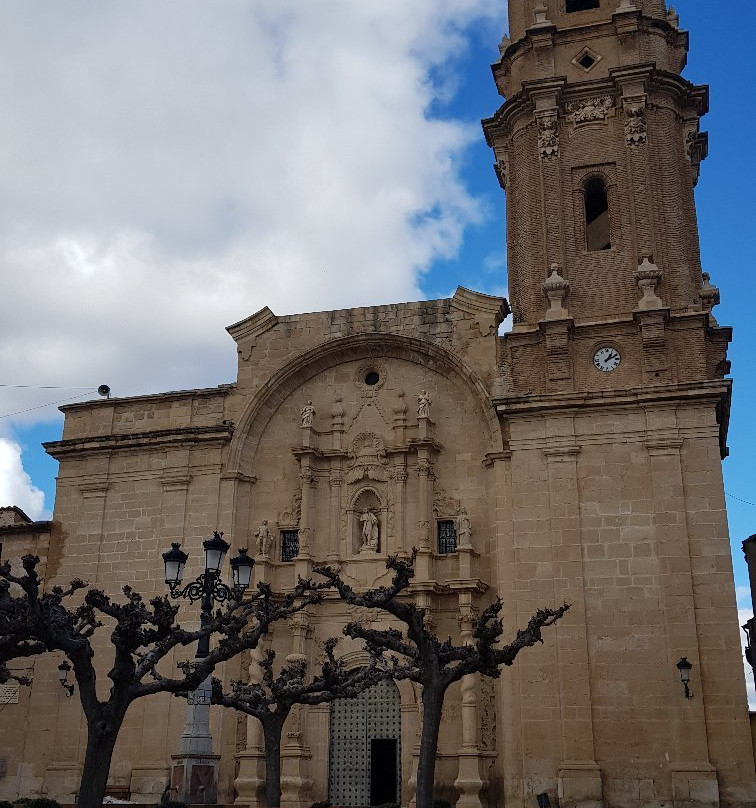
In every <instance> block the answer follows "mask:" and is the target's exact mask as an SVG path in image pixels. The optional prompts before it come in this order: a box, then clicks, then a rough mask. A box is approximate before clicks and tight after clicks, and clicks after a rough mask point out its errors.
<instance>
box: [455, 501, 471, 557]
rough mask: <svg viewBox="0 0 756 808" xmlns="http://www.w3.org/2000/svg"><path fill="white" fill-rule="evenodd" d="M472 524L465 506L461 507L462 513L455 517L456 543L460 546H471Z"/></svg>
mask: <svg viewBox="0 0 756 808" xmlns="http://www.w3.org/2000/svg"><path fill="white" fill-rule="evenodd" d="M471 534H472V524H471V522H470V516H469V514H468V513H467V508H463V509H462V513H461V514H460V515H459V517H458V518H457V543H458V545H459V546H460V547H472V540H471Z"/></svg>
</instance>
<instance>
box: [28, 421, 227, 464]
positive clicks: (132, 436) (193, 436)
mask: <svg viewBox="0 0 756 808" xmlns="http://www.w3.org/2000/svg"><path fill="white" fill-rule="evenodd" d="M233 434H234V427H233V425H232V424H219V425H218V426H203V427H197V426H195V427H182V428H178V429H156V430H154V431H151V432H129V433H125V434H117V435H98V436H91V437H86V438H73V439H69V440H59V441H50V442H48V443H43V444H42V445H43V446H44V448H45V451H46V452H47V453H48V454H49V455H51V456H52V457H54V458H55V459H56V460H58V459H60V458H62V457H76V456H83V455H91V454H94V453H98V452H125V451H142V450H144V449H162V448H165V447H171V448H174V447H175V446H177V445H180V446H188V447H191V446H195V445H197V444H212V443H215V444H219V445H222V444H225V443H229V442H230V441H231V438H232V436H233Z"/></svg>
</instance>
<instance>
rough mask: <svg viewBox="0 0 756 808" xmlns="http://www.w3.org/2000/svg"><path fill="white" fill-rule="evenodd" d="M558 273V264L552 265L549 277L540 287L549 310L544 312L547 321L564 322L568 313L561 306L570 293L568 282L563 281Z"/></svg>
mask: <svg viewBox="0 0 756 808" xmlns="http://www.w3.org/2000/svg"><path fill="white" fill-rule="evenodd" d="M559 272H560V268H559V264H552V265H551V275H549V277H548V278H547V279H546V280H545V281H544V282H543V285H542V286H541V288H542V289H543V291H544V293H545V295H546V297H547V298H548V299H549V309H548V311H547V312H546V319H547V320H564V319H566V318H567V317H569V316H570V313H569V312H568V311H567V309H566V308H564V306H563V305H562V303H564V299H565V298H566V297H567V293H568V292H569V291H570V282H569V281H567V280H565V279H564V278H563V277H562V276H561V275H560V274H559Z"/></svg>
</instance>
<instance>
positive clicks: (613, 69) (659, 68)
mask: <svg viewBox="0 0 756 808" xmlns="http://www.w3.org/2000/svg"><path fill="white" fill-rule="evenodd" d="M509 20H510V31H511V39H510V38H508V37H505V39H504V40H503V41H502V44H501V46H500V50H501V59H500V61H499V62H498V63H496V64H495V65H494V66H493V73H494V78H495V80H496V84H497V87H498V89H499V92H500V93H501V95H502V96H504V97H505V99H506V101H505V103H504V105H503V106H502V107H501V108H500V109H499V110H498V112H497V113H496V114H495V115H494V116H493V117H492V118H490V119H488V120H486V121H484V122H483V127H484V131H485V134H486V139H487V141H488V143H489V145H490V146H491V147H492V148H493V151H494V154H495V157H496V164H495V168H496V172H497V175H498V177H499V180H500V183H501V185H502V187H503V188H504V189H505V191H506V194H507V229H508V232H507V243H508V267H509V296H510V301H511V305H512V309H513V315H514V328H513V333H512V334H511V335H510V336H511V337H512V339H510V340H508V342H509V348H510V350H511V351H514V352H515V353H516V354H517V355H519V356H522V357H527V359H526V362H527V369H528V372H527V374H526V375H527V379H519V378H518V369H517V367H516V365H517V360H516V357H514V359H513V363H514V367H513V371H514V379H513V381H514V384H515V386H516V387H517V386H520V385H521V384H522V386H523V387H524V388H525V389H528V390H531V391H533V392H534V384H533V378H532V376H533V373H532V368H533V363H534V362H535V361H536V360H537V359H538V357H537V356H536V355H535V354H540V358H541V359H542V360H543V362H542V364H543V365H544V370H545V372H544V374H543V378H542V380H541V385H542V388H543V390H544V392H552V391H555V390H559V391H566V390H573V389H579V388H582V387H585V386H588V387H591V386H594V385H598V386H600V387H605V386H607V385H609V380H610V379H611V380H612V384H611V386H617V382H619V383H620V386H623V387H627V386H632V385H633V384H634V383H639V384H647V383H649V382H653V383H659V382H678V381H684V380H685V381H688V380H689V379H688V378H684V377H685V376H686V374H687V375H688V376H689V371H690V362H689V361H688V360H686V361H685V362H684V363H681V362H680V361H679V359H680V357H679V356H678V357H676V356H674V355H673V354H674V350H672V342H673V341H674V340H671V339H670V337H671V332H673V331H679V330H681V329H685V330H689V329H690V328H691V326H692V322H693V320H695V321H696V322H698V324H699V326H700V328H699V334H698V341H699V344H698V348H697V353H698V357H699V359H700V362H699V366H698V368H697V370H696V376H697V377H698V378H711V377H712V376H715V377H718V378H721V377H722V376H723V375H724V371H725V369H726V360H725V355H724V349H725V348H726V345H727V342H728V340H729V330H727V329H718V327H717V324H716V321H715V320H714V319H713V317H710V316H709V313H710V311H711V308H712V306H713V305H715V304H716V303H718V302H719V299H718V291H717V289H716V288H715V287H713V286H712V285H711V284H710V283H709V280H708V275H707V274H702V269H701V262H700V255H699V243H698V233H697V222H696V211H695V203H694V187H695V185H696V182H697V179H698V173H699V165H700V163H701V161H702V159H703V158H705V156H706V153H707V135H706V133H703V132H701V130H700V119H701V117H702V116H703V115H704V114H705V113H706V111H707V106H708V89H707V88H706V87H705V86H695V85H693V84H691V83H690V82H688V81H686V80H685V79H684V78H682V76H681V71H682V70H683V68H684V66H685V63H686V57H687V51H688V34H687V33H686V32H685V31H683V30H682V29H681V28H680V27H679V20H678V17H677V14H676V13H675V12H674V10H673V9H671V8H670V9H667V8H666V6H665V3H664V2H663V0H510V3H509ZM691 317H692V318H693V319H692V320H691V319H690V318H691ZM602 323H604V324H606V327H605V328H604V329H603V332H604V333H605V335H606V340H605V342H606V344H602V345H601V346H598V347H603V348H606V349H611V351H613V353H612V355H611V361H610V362H609V364H612V362H617V363H618V364H617V365H616V366H615V367H609V366H608V365H607V364H606V363H605V361H604V360H606V357H607V354H606V351H605V353H604V354H602V356H598V355H597V354H596V352H595V350H594V351H593V353H591V350H592V349H593V348H596V346H595V345H593V343H591V345H582V347H578V344H577V343H582V341H583V339H584V338H587V336H586V335H587V333H588V332H587V331H586V328H588V327H590V329H589V330H590V333H591V336H592V337H599V336H600V335H601V333H602V328H601V324H602ZM611 324H613V325H611ZM683 324H684V325H683ZM596 329H598V331H597V330H596ZM526 334H527V335H528V337H527V339H524V338H525V335H526ZM518 335H522V337H523V339H524V342H523V339H520V337H519V336H518ZM539 336H540V338H541V339H537V337H539ZM634 337H640V339H639V340H636V339H634ZM599 341H601V340H599ZM594 342H595V340H594ZM586 350H588V355H586V353H585V351H586ZM615 354H616V357H615ZM626 354H637V355H638V359H640V360H641V361H640V362H639V363H636V368H637V369H639V370H640V371H641V374H640V375H638V376H636V375H635V374H633V372H632V370H631V369H630V368H628V367H627V363H626V362H625V355H626ZM704 357H705V359H704ZM586 361H587V362H588V365H587V366H586ZM602 364H603V366H602ZM683 364H684V365H685V367H683ZM593 371H598V372H599V373H600V376H596V375H595V373H594V372H593ZM601 377H604V378H601Z"/></svg>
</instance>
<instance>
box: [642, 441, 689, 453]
mask: <svg viewBox="0 0 756 808" xmlns="http://www.w3.org/2000/svg"><path fill="white" fill-rule="evenodd" d="M682 445H683V442H682V439H681V438H676V437H659V438H651V439H649V440H647V441H646V449H647V450H648V453H649V455H651V456H652V457H664V456H667V455H679V454H680V449H682Z"/></svg>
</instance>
